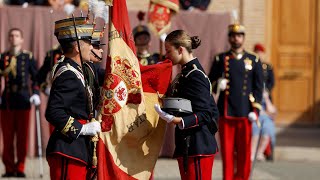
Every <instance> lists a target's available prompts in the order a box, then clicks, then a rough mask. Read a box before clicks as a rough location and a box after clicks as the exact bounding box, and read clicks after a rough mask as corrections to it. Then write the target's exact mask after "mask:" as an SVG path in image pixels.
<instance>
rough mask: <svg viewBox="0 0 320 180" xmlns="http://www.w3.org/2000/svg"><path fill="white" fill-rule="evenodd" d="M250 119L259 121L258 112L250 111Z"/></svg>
mask: <svg viewBox="0 0 320 180" xmlns="http://www.w3.org/2000/svg"><path fill="white" fill-rule="evenodd" d="M248 119H249V121H251V122H255V121H257V119H258V116H257V114H256V113H255V112H250V113H249V114H248Z"/></svg>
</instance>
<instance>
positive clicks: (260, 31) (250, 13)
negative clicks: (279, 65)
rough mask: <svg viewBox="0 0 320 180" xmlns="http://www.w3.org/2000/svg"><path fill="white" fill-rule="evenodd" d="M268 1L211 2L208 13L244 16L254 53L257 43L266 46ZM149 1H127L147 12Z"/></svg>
mask: <svg viewBox="0 0 320 180" xmlns="http://www.w3.org/2000/svg"><path fill="white" fill-rule="evenodd" d="M266 1H268V0H211V4H210V5H209V7H208V12H225V11H229V12H231V11H232V10H234V9H235V10H237V11H238V12H239V16H240V13H241V14H242V17H243V19H242V22H243V24H244V25H245V27H246V32H247V33H246V34H247V35H246V42H245V47H246V49H247V50H250V51H252V48H253V45H254V44H255V43H257V42H259V43H262V44H264V45H266V44H267V43H268V42H267V39H266V38H270V37H266ZM241 2H242V3H241ZM148 4H149V0H127V5H128V8H129V9H132V10H147V8H148Z"/></svg>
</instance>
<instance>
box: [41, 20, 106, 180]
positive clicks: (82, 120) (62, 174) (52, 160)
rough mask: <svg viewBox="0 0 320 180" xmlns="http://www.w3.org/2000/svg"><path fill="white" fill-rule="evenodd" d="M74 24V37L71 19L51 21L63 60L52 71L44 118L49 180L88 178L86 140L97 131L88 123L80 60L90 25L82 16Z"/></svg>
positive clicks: (88, 98) (88, 94)
mask: <svg viewBox="0 0 320 180" xmlns="http://www.w3.org/2000/svg"><path fill="white" fill-rule="evenodd" d="M75 23H76V29H77V35H78V36H76V33H75V27H74V26H73V18H70V19H63V20H60V21H56V22H55V36H56V37H57V39H58V41H59V43H60V45H61V48H62V51H63V52H64V56H65V58H64V59H61V60H60V61H59V63H58V64H57V65H56V66H55V67H54V68H53V78H52V81H53V82H52V87H51V91H50V97H49V101H48V105H47V109H46V119H47V120H48V121H49V122H50V124H52V125H53V126H54V127H55V130H54V131H53V133H52V134H51V136H50V139H49V142H48V146H47V150H46V155H47V161H48V164H49V167H50V177H51V179H63V178H64V179H71V180H72V179H77V180H85V179H86V178H87V176H90V171H88V170H89V169H88V167H91V165H92V164H91V163H92V152H93V146H92V143H91V142H90V139H91V138H90V137H91V136H94V135H96V134H97V133H99V132H100V131H101V126H100V123H99V122H97V121H95V122H89V120H91V118H93V117H92V116H91V114H92V111H93V109H92V90H91V89H90V87H89V86H88V85H87V84H86V83H87V80H86V79H85V75H84V73H83V67H82V65H83V62H82V61H81V60H83V61H84V62H85V61H89V60H90V52H91V49H92V45H91V41H90V40H91V36H92V33H93V25H92V24H87V22H86V17H77V18H75ZM77 41H78V42H79V45H80V47H79V46H78V43H77ZM79 49H80V50H79ZM90 102H91V103H90Z"/></svg>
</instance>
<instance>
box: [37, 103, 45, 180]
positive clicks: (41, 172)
mask: <svg viewBox="0 0 320 180" xmlns="http://www.w3.org/2000/svg"><path fill="white" fill-rule="evenodd" d="M36 123H37V140H38V156H39V165H40V168H39V171H40V178H42V177H43V164H42V143H41V124H40V109H39V106H36Z"/></svg>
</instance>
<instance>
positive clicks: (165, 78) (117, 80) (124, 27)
mask: <svg viewBox="0 0 320 180" xmlns="http://www.w3.org/2000/svg"><path fill="white" fill-rule="evenodd" d="M110 10H111V20H110V30H109V55H108V59H107V65H106V75H105V78H104V85H103V90H102V94H101V95H102V102H101V105H102V107H101V110H100V116H99V118H98V119H100V120H102V122H101V126H102V133H100V140H99V143H98V147H97V156H98V179H99V180H106V179H149V178H150V176H151V173H152V171H153V169H154V166H155V163H156V160H157V158H158V155H159V151H160V148H161V145H162V141H163V135H164V130H165V122H164V121H163V120H160V121H159V116H158V114H157V113H156V112H155V110H154V108H153V106H154V104H155V103H159V98H158V95H157V92H159V93H160V94H162V95H163V94H164V93H165V91H166V89H167V87H168V86H169V82H170V79H171V69H172V65H171V63H170V62H163V63H160V64H156V65H152V66H145V67H143V66H141V67H140V66H139V61H138V59H137V57H136V55H135V46H134V42H133V37H132V33H131V32H132V31H131V28H130V23H129V18H128V12H127V7H126V1H125V0H115V1H114V2H113V6H112V7H111V9H110ZM140 68H142V69H141V70H140Z"/></svg>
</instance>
